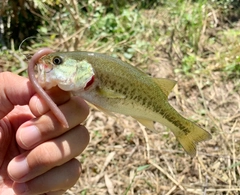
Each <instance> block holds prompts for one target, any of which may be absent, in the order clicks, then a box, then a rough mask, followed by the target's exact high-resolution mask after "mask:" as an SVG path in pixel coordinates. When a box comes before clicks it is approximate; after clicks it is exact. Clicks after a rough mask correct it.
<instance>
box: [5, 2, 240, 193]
mask: <svg viewBox="0 0 240 195" xmlns="http://www.w3.org/2000/svg"><path fill="white" fill-rule="evenodd" d="M0 26H1V28H0V46H1V47H0V48H1V51H0V71H12V72H15V73H16V74H20V75H22V76H27V73H26V67H27V60H28V59H29V58H30V57H31V55H32V54H33V53H34V52H36V51H37V50H38V49H39V48H41V47H50V48H52V49H54V50H56V51H72V50H86V51H94V52H101V53H107V54H109V55H113V56H115V57H118V58H120V59H122V60H123V61H126V62H129V63H130V64H132V65H134V66H136V67H138V68H140V69H142V70H143V71H145V72H146V73H148V74H150V75H152V76H154V77H167V78H171V79H174V80H176V81H177V82H178V85H177V86H176V87H175V88H174V90H173V92H172V94H171V95H170V97H169V102H170V103H171V104H172V105H173V106H174V107H175V108H176V109H177V110H178V111H179V112H180V113H182V114H183V115H184V116H185V117H187V118H189V119H190V120H192V121H195V122H196V123H197V124H199V125H200V126H202V127H204V128H205V129H207V130H208V131H209V132H211V133H212V140H210V141H207V142H205V143H202V144H200V145H199V147H198V154H197V156H196V157H194V158H191V157H190V156H188V155H187V154H186V153H185V152H184V151H183V149H182V148H181V147H180V146H179V144H178V142H177V141H176V139H175V137H174V136H173V134H172V133H171V132H170V131H169V130H168V129H165V127H162V126H161V125H160V124H158V123H156V124H155V126H156V128H157V129H158V131H159V133H158V134H156V133H152V132H150V131H149V130H145V129H144V128H143V127H142V126H140V125H139V124H138V123H137V122H136V121H135V120H133V119H131V118H130V117H125V116H122V115H121V116H120V117H118V118H113V117H109V116H106V115H105V114H103V113H101V112H99V111H96V110H92V112H91V114H90V115H89V117H88V119H87V120H86V122H85V125H86V127H87V128H88V129H89V131H90V134H91V141H90V144H89V146H88V147H87V149H86V150H85V151H84V153H83V154H82V155H81V156H79V160H80V161H81V162H82V164H83V174H82V176H81V178H80V179H79V181H78V182H77V184H76V185H75V186H74V187H73V188H72V189H70V190H69V191H68V192H66V194H68V195H71V194H79V195H88V194H89V195H103V194H109V195H114V194H124V195H133V194H138V195H146V194H149V195H150V194H151V195H155V194H156V195H157V194H158V195H160V194H164V195H170V194H177V195H182V194H201V195H205V194H210V195H212V194H224V195H225V194H226V195H227V194H228V195H232V194H239V193H240V167H239V165H240V2H239V1H236V0H186V1H184V0H179V1H172V0H139V1H134V0H118V1H117V0H81V1H77V0H48V1H47V0H2V1H0ZM3 27H4V29H3ZM23 40H24V41H23Z"/></svg>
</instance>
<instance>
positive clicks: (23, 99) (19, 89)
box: [0, 72, 35, 119]
mask: <svg viewBox="0 0 240 195" xmlns="http://www.w3.org/2000/svg"><path fill="white" fill-rule="evenodd" d="M34 93H35V90H34V89H33V87H32V85H31V84H30V82H29V80H28V79H27V78H24V77H21V76H18V75H16V74H13V73H10V72H2V73H0V119H2V118H3V117H4V116H6V115H7V114H8V113H9V112H11V111H12V110H13V108H14V106H15V105H26V104H28V102H29V100H30V98H31V97H32V96H33V94H34Z"/></svg>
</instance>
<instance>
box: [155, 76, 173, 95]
mask: <svg viewBox="0 0 240 195" xmlns="http://www.w3.org/2000/svg"><path fill="white" fill-rule="evenodd" d="M153 80H154V81H155V82H156V83H157V84H158V86H159V87H160V88H161V89H162V91H163V93H164V94H165V95H166V96H168V95H169V93H170V92H171V91H172V89H173V87H174V86H175V85H176V83H177V82H176V81H174V80H171V79H166V78H153Z"/></svg>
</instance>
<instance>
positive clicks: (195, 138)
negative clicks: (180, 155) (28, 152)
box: [174, 122, 212, 156]
mask: <svg viewBox="0 0 240 195" xmlns="http://www.w3.org/2000/svg"><path fill="white" fill-rule="evenodd" d="M189 130H190V131H189V132H188V133H182V131H181V130H180V129H175V130H174V134H175V135H176V137H177V139H178V141H179V142H180V144H181V145H182V147H183V148H184V150H185V151H186V152H187V153H188V154H189V155H190V156H195V155H196V145H197V143H198V142H202V141H206V140H209V139H211V137H212V136H211V134H210V133H209V132H207V131H206V130H204V129H202V128H200V127H198V126H197V125H195V124H194V123H192V122H191V125H190V128H189ZM177 132H179V133H177Z"/></svg>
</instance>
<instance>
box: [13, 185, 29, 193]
mask: <svg viewBox="0 0 240 195" xmlns="http://www.w3.org/2000/svg"><path fill="white" fill-rule="evenodd" d="M13 190H14V192H15V193H16V194H17V195H25V194H28V193H26V192H28V186H27V185H26V184H25V183H14V185H13Z"/></svg>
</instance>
